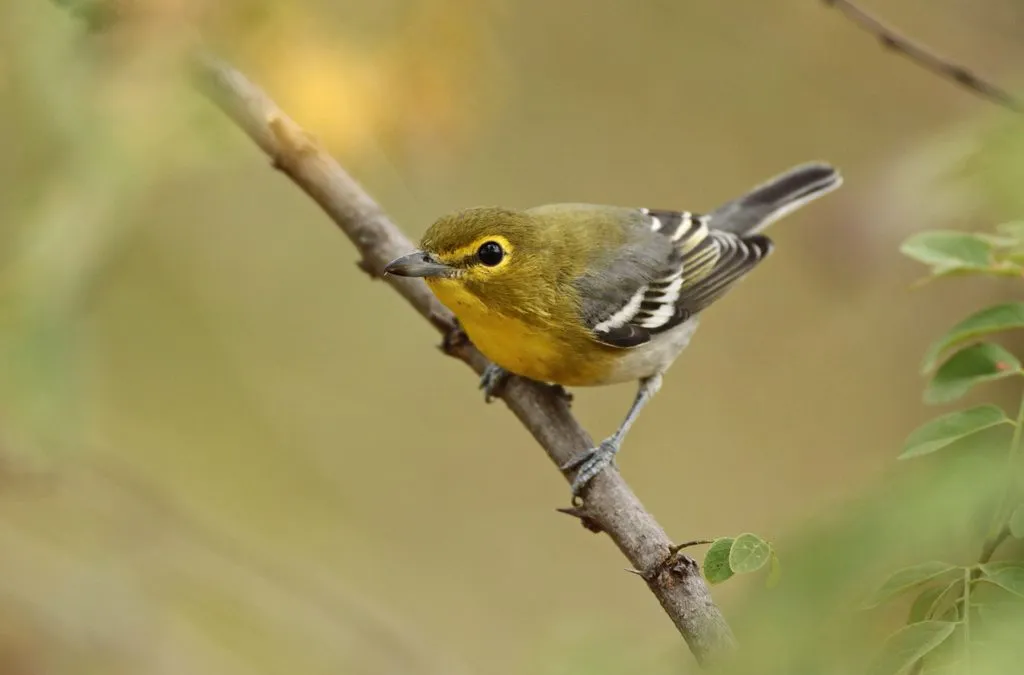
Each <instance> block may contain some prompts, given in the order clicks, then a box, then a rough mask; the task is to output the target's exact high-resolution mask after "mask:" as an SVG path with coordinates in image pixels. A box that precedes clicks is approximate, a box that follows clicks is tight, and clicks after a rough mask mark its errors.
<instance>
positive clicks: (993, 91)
mask: <svg viewBox="0 0 1024 675" xmlns="http://www.w3.org/2000/svg"><path fill="white" fill-rule="evenodd" d="M822 1H823V2H824V3H825V4H826V5H828V6H829V7H834V8H836V9H838V10H839V11H840V12H842V14H843V15H844V16H845V17H846V18H847V19H849V20H850V21H852V22H853V23H855V24H857V25H858V26H860V27H861V28H862V29H864V30H865V31H867V32H868V33H871V34H872V35H874V36H875V37H876V38H878V41H879V42H881V43H882V46H883V47H885V48H886V49H890V50H892V51H894V52H896V53H898V54H902V55H903V56H905V57H907V58H908V59H910V60H911V61H913V62H914V63H916V64H917V65H919V66H921V67H922V68H925V69H927V70H930V71H931V72H933V73H935V74H936V75H938V76H939V77H942V78H944V79H947V80H951V81H952V82H955V83H956V84H958V85H960V86H961V87H963V88H965V89H967V90H969V91H972V92H974V93H975V94H976V95H978V96H980V97H981V98H984V99H987V100H988V101H990V102H992V103H995V104H997V105H1001V106H1003V107H1004V108H1007V109H1008V110H1012V111H1013V112H1016V113H1024V102H1022V101H1021V100H1020V99H1018V98H1016V97H1015V96H1013V95H1012V94H1010V93H1009V92H1007V91H1006V90H1005V89H1003V88H1002V87H999V86H997V85H995V84H993V83H992V82H989V81H988V80H985V79H983V78H981V77H979V76H977V75H975V74H974V73H972V72H971V71H970V70H968V69H967V68H965V67H964V66H961V65H959V64H956V63H953V62H952V61H950V60H949V59H947V58H945V57H943V56H940V55H939V54H936V53H935V52H934V51H932V50H930V49H928V48H927V47H925V46H924V45H922V44H921V43H919V42H914V41H913V40H911V39H910V38H908V37H906V36H905V35H903V34H902V33H900V32H899V31H897V30H896V29H895V28H892V27H891V26H887V25H886V24H884V23H882V22H881V21H880V20H879V19H877V18H875V17H874V16H873V15H871V14H869V13H868V12H866V11H864V10H863V9H861V8H860V7H858V6H857V5H856V4H854V3H852V2H849V0H822Z"/></svg>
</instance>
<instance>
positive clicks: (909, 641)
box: [870, 621, 956, 675]
mask: <svg viewBox="0 0 1024 675" xmlns="http://www.w3.org/2000/svg"><path fill="white" fill-rule="evenodd" d="M955 628H956V624H955V623H950V622H948V621H921V622H920V623H912V624H910V625H909V626H904V627H903V628H901V629H900V630H898V631H896V632H895V633H893V634H892V635H891V636H890V637H889V639H888V640H886V641H885V645H884V646H883V647H882V652H881V653H880V654H879V655H878V657H877V658H876V659H875V661H874V663H873V664H872V666H871V670H870V672H871V674H872V675H899V674H900V673H904V672H906V670H907V669H908V668H910V667H911V666H912V665H914V664H915V663H917V662H918V661H919V660H920V659H921V658H922V657H923V656H925V655H926V654H928V652H930V651H932V650H933V649H935V648H936V647H938V646H939V645H941V644H942V643H943V642H944V641H945V640H946V638H948V637H949V636H950V635H952V634H953V630H954V629H955Z"/></svg>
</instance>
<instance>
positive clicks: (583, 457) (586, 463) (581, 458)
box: [562, 438, 619, 499]
mask: <svg viewBox="0 0 1024 675" xmlns="http://www.w3.org/2000/svg"><path fill="white" fill-rule="evenodd" d="M618 451H619V444H618V443H617V442H616V441H615V439H614V438H606V439H605V440H603V441H601V445H599V446H597V447H596V448H591V449H590V450H587V451H586V452H581V453H580V454H578V455H576V456H575V457H573V458H572V459H570V460H569V461H568V462H566V463H565V464H563V465H562V471H568V470H569V469H574V468H576V467H579V470H578V471H577V472H576V477H575V478H573V480H572V496H573V499H576V498H577V497H579V496H580V493H581V492H582V491H583V488H584V487H586V486H587V483H589V482H590V481H591V480H593V478H594V476H596V475H597V474H599V473H601V472H602V471H604V470H605V468H607V467H608V466H609V465H610V464H612V462H614V461H615V454H616V453H617V452H618Z"/></svg>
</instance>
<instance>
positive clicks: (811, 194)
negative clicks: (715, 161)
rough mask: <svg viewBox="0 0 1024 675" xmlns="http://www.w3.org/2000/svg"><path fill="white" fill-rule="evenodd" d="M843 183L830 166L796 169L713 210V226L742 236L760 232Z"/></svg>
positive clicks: (811, 165) (804, 165) (818, 165)
mask: <svg viewBox="0 0 1024 675" xmlns="http://www.w3.org/2000/svg"><path fill="white" fill-rule="evenodd" d="M842 183H843V177H842V176H841V175H839V172H838V171H837V170H836V169H835V168H833V167H831V166H829V165H828V164H822V163H818V162H813V163H810V164H801V165H799V166H795V167H793V168H792V169H790V170H789V171H787V172H785V173H782V174H779V175H778V176H775V177H774V178H772V179H771V180H769V181H767V182H765V183H763V184H761V185H758V186H757V187H755V188H754V189H753V190H751V191H750V192H748V193H747V194H745V195H743V196H742V197H738V198H736V199H734V200H732V201H731V202H727V203H725V204H723V205H722V206H720V207H718V208H717V209H715V210H714V211H712V212H711V227H712V228H714V229H717V230H725V231H727V232H733V233H734V234H739V235H748V234H754V233H756V232H760V231H761V230H763V229H764V228H766V227H768V226H769V225H771V224H772V223H773V222H775V221H776V220H778V219H779V218H782V217H783V216H786V215H789V214H790V213H792V212H793V211H795V210H797V209H798V208H800V207H801V206H803V205H805V204H807V203H809V202H812V201H814V200H815V199H817V198H818V197H821V196H823V195H825V194H827V193H829V192H831V191H832V190H835V189H836V188H837V187H839V186H840V185H842Z"/></svg>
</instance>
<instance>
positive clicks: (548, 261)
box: [384, 161, 843, 501]
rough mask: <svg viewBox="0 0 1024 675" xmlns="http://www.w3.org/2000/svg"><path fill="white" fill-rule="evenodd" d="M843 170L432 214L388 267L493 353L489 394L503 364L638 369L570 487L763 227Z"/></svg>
mask: <svg viewBox="0 0 1024 675" xmlns="http://www.w3.org/2000/svg"><path fill="white" fill-rule="evenodd" d="M842 182H843V179H842V176H841V174H840V173H839V171H838V170H837V169H836V168H835V167H833V166H831V165H830V164H827V163H824V162H818V161H815V162H808V163H805V164H800V165H797V166H794V167H792V168H790V169H789V170H787V171H785V172H783V173H780V174H777V175H775V176H773V177H772V178H770V179H768V180H767V181H765V182H763V183H761V184H759V185H757V186H755V187H753V188H752V189H750V190H748V191H747V192H745V193H743V194H742V195H740V196H739V197H736V198H734V199H732V200H730V201H728V202H725V203H724V204H722V205H720V206H719V207H718V208H716V209H714V210H711V211H709V212H705V213H694V212H690V211H680V210H670V209H653V208H642V207H622V206H606V205H600V204H587V203H558V204H546V205H542V206H536V207H532V208H527V209H510V208H502V207H493V206H484V207H473V208H468V209H463V210H460V211H457V212H454V213H450V214H448V215H444V216H442V217H440V218H438V219H437V220H435V221H434V223H433V224H432V225H430V227H429V228H428V229H427V231H426V233H425V234H424V236H423V238H422V240H421V242H420V248H419V250H416V251H414V252H412V253H409V254H407V255H403V256H401V257H399V258H397V259H395V260H393V261H391V262H390V263H388V264H387V265H386V266H385V270H384V271H385V274H391V275H396V276H402V277H420V278H422V279H423V280H424V281H425V282H426V284H427V286H428V287H429V288H430V290H431V291H432V292H433V293H434V295H435V296H436V297H437V298H438V300H440V302H441V303H442V304H444V305H445V306H446V307H448V309H449V310H451V311H452V313H453V314H454V315H455V317H456V319H457V320H458V322H459V324H460V325H461V327H462V330H463V331H465V333H466V335H467V337H468V338H469V339H470V341H471V342H472V343H473V344H474V345H475V346H476V348H477V349H478V350H479V351H480V352H481V353H482V354H483V355H484V356H485V357H487V359H488V360H489V362H490V363H489V364H488V366H487V367H486V369H485V370H484V372H483V374H482V376H481V379H480V386H481V388H482V389H483V390H484V396H485V400H487V401H488V402H489V401H490V400H491V398H492V397H493V396H495V395H496V394H497V393H498V392H499V391H500V388H501V387H502V386H503V384H504V383H505V381H506V379H507V378H508V377H509V375H517V376H520V377H523V378H527V379H530V380H535V381H538V382H543V383H547V384H552V385H559V386H562V387H593V386H604V385H614V384H620V383H625V382H637V383H638V388H637V392H636V396H635V398H634V399H633V403H632V405H631V406H630V407H629V410H628V412H627V413H626V416H625V418H624V419H623V420H622V422H621V424H620V425H619V427H618V428H617V429H616V431H615V432H614V433H613V434H612V435H611V436H609V437H608V438H606V439H604V440H603V441H601V443H600V444H598V445H596V446H595V447H592V448H590V449H589V450H587V451H585V452H582V453H579V454H578V455H576V456H574V457H573V458H571V459H570V460H569V461H568V462H567V463H565V464H563V465H562V467H561V468H562V470H563V471H566V472H568V471H571V470H574V469H575V470H576V473H575V475H574V477H573V479H572V485H571V490H572V496H573V500H574V501H576V500H577V499H579V498H581V495H583V494H584V491H585V489H586V486H587V485H588V484H589V483H590V481H591V480H592V479H593V478H594V477H595V476H597V475H598V474H599V473H600V472H601V471H603V470H604V469H605V468H606V467H608V466H609V465H610V464H612V463H613V462H614V461H615V457H616V455H617V454H618V452H619V450H620V449H621V447H622V444H623V441H624V439H625V438H626V435H627V434H628V432H629V430H630V428H631V427H632V426H633V424H634V423H635V422H636V420H637V418H638V417H639V415H640V412H641V411H642V410H643V408H644V406H646V405H647V403H648V402H649V401H650V400H651V399H652V398H653V397H654V396H655V394H657V392H658V390H659V389H660V388H661V385H662V380H663V376H664V375H665V373H666V371H667V370H668V369H669V367H670V366H671V365H672V364H673V362H675V360H676V358H677V357H678V356H679V355H680V354H681V353H682V351H683V350H685V349H686V347H687V346H688V345H689V343H690V340H691V338H692V337H693V334H694V332H695V331H696V329H697V326H698V324H699V322H700V320H701V315H702V313H703V312H704V310H706V309H707V308H708V307H710V306H711V305H712V304H713V303H715V302H716V301H717V300H719V299H720V298H722V297H723V296H724V295H725V294H726V293H727V292H728V291H729V290H730V289H732V288H733V287H734V286H735V285H736V284H737V282H739V281H740V280H741V279H743V278H744V277H745V276H746V275H747V274H748V273H749V272H750V271H751V270H753V269H754V268H755V267H756V266H758V265H759V264H760V263H761V262H763V261H764V260H765V259H766V258H767V257H768V256H769V255H770V254H771V253H772V251H773V249H774V244H773V242H772V240H770V239H769V238H768V237H766V236H765V235H764V234H762V231H763V230H764V229H765V228H766V227H767V226H768V225H770V224H772V223H773V222H775V221H776V220H778V219H780V218H782V217H784V216H786V215H788V214H790V213H792V212H793V211H795V210H797V209H799V208H801V207H803V206H805V205H807V204H808V203H810V202H811V201H814V200H816V199H818V198H820V197H822V196H823V195H825V194H827V193H829V192H831V191H833V190H835V189H836V188H838V187H839V186H840V185H841V184H842Z"/></svg>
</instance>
